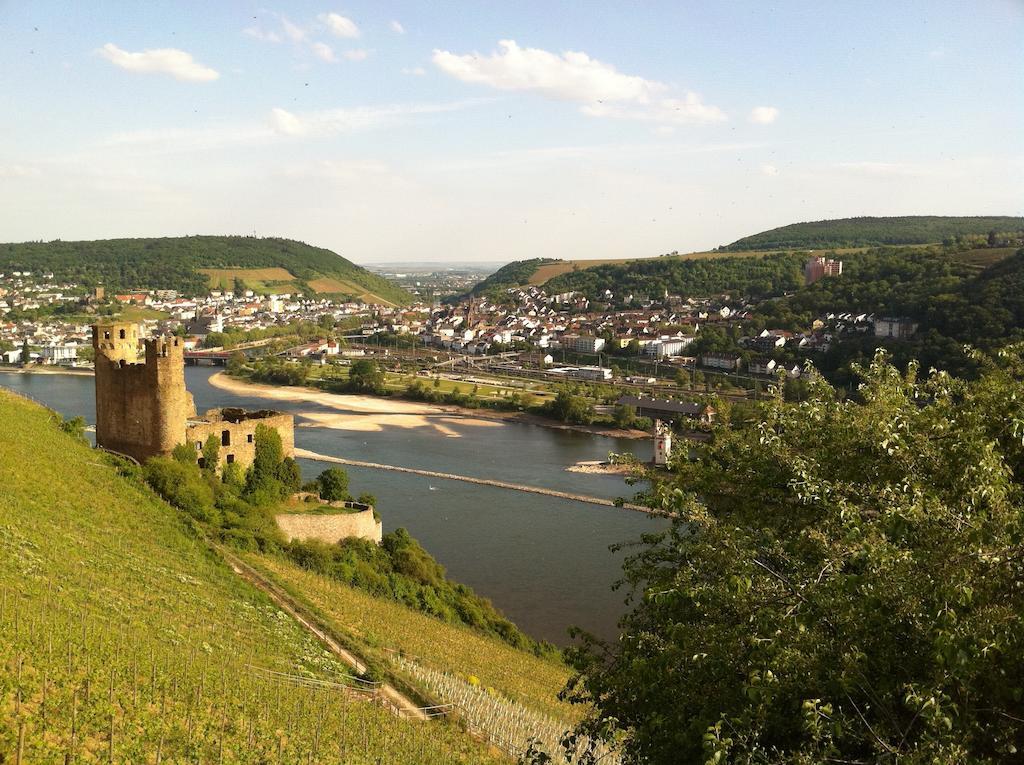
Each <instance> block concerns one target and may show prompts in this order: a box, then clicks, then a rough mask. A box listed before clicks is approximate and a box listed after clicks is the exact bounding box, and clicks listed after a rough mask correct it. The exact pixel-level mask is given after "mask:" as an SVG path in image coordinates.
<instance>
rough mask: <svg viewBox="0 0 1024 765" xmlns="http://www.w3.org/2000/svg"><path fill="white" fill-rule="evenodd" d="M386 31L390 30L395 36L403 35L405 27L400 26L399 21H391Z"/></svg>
mask: <svg viewBox="0 0 1024 765" xmlns="http://www.w3.org/2000/svg"><path fill="white" fill-rule="evenodd" d="M388 29H390V30H391V31H392V32H394V33H395V34H396V35H404V34H405V27H403V26H402V23H401V22H400V21H396V20H395V19H392V20H391V23H390V24H388Z"/></svg>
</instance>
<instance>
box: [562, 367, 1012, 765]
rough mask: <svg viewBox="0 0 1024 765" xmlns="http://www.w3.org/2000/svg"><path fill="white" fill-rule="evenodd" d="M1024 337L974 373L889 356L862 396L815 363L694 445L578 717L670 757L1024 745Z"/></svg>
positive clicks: (577, 697)
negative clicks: (746, 422)
mask: <svg viewBox="0 0 1024 765" xmlns="http://www.w3.org/2000/svg"><path fill="white" fill-rule="evenodd" d="M1020 352H1021V351H1020V348H1018V349H1016V351H1015V352H1014V354H1013V355H1012V356H1007V357H1005V358H1004V361H1003V362H1002V363H1003V364H1004V366H1002V367H996V366H995V365H994V364H988V365H987V366H986V367H985V371H984V373H983V375H982V377H981V379H980V380H979V381H978V382H975V383H968V382H964V381H961V380H957V379H955V378H952V377H950V376H948V375H945V374H934V375H932V376H930V377H929V378H928V379H926V380H919V379H918V378H917V368H916V366H915V365H911V366H910V368H909V370H908V371H907V373H906V374H905V375H902V374H901V373H900V372H899V371H898V370H897V369H896V368H895V367H893V366H892V365H891V364H890V363H889V362H888V360H887V359H886V358H885V357H884V356H882V355H879V356H877V357H876V358H875V360H874V362H873V363H872V364H871V365H870V367H869V368H868V369H867V370H861V371H860V372H859V373H860V374H861V375H862V384H861V386H860V388H859V390H858V399H859V400H858V401H857V402H855V401H852V400H839V399H838V398H837V397H836V395H835V393H834V391H833V390H832V389H831V388H830V387H829V386H828V385H827V384H825V383H824V382H823V381H822V380H820V379H812V380H811V381H810V383H809V386H808V391H807V396H806V399H805V400H803V401H800V402H796V403H787V402H784V401H783V400H781V398H779V397H777V398H775V399H774V400H772V401H770V402H768V403H767V404H764V405H763V408H762V410H761V416H760V417H759V418H758V422H757V423H756V424H755V425H754V426H752V427H724V426H723V427H720V428H719V429H717V430H716V432H715V435H714V439H713V440H712V441H711V442H709V443H706V444H699V445H694V446H693V447H691V448H693V449H694V450H695V452H696V456H695V457H694V458H693V459H691V460H687V461H681V462H680V463H679V464H678V466H677V467H676V470H677V474H676V475H675V476H674V478H673V479H672V480H670V481H667V482H666V483H664V484H662V485H661V486H659V487H658V488H657V490H656V491H655V492H654V493H653V497H654V498H653V500H652V504H654V505H656V506H657V507H660V508H662V509H664V510H670V511H672V512H674V513H676V514H677V518H676V520H675V521H674V523H673V524H672V526H671V527H670V528H669V529H668V530H666V531H664V532H661V533H658V534H654V535H651V536H648V537H646V538H645V540H644V544H643V546H642V547H641V549H640V551H639V552H637V553H636V554H635V555H633V556H632V557H631V558H629V559H628V561H627V563H626V564H625V579H626V581H627V582H628V583H629V585H631V586H632V588H633V593H634V595H635V608H634V609H633V610H632V611H631V612H630V613H629V614H628V615H627V616H626V617H624V618H623V620H622V622H621V633H622V634H621V636H620V637H619V638H618V640H616V641H614V642H612V643H607V644H605V643H602V642H601V641H598V640H596V639H594V638H589V637H587V638H585V639H584V641H583V643H582V645H581V646H580V647H579V648H577V649H575V650H573V651H572V652H571V657H570V661H571V663H572V664H573V665H574V667H575V669H576V671H577V675H576V676H575V678H574V679H573V680H572V681H571V683H570V686H569V687H568V688H567V691H566V694H567V696H568V697H569V698H570V699H571V700H572V701H575V702H580V703H585V704H588V705H591V706H589V707H588V709H589V711H588V712H587V713H586V716H585V718H584V720H583V722H582V723H581V724H580V726H579V729H578V731H577V733H585V734H587V735H590V736H594V737H597V738H601V739H606V740H615V741H619V742H620V743H621V749H622V752H623V755H624V760H625V762H627V763H641V762H642V763H651V764H652V765H658V764H659V763H673V764H674V763H681V762H686V763H689V762H714V763H745V764H746V763H751V764H752V763H794V764H795V763H800V764H805V763H806V764H808V765H809V764H810V763H825V762H836V763H894V764H895V763H897V762H899V763H921V764H922V765H923V763H930V764H932V763H941V764H943V765H946V764H948V765H953V764H954V763H965V762H971V763H999V762H1008V761H1011V760H1015V759H1016V758H1018V757H1019V756H1020V753H1021V752H1022V751H1024V716H1022V715H1021V713H1020V710H1021V704H1022V699H1024V641H1022V640H1021V637H1020V636H1021V635H1024V588H1022V587H1021V585H1020V583H1021V582H1022V581H1024V555H1022V554H1021V543H1022V540H1024V513H1022V487H1021V480H1022V478H1024V444H1022V434H1024V387H1022V384H1021V382H1020V380H1022V379H1024V363H1022V362H1021V357H1020ZM583 759H584V761H587V760H586V757H584V758H583Z"/></svg>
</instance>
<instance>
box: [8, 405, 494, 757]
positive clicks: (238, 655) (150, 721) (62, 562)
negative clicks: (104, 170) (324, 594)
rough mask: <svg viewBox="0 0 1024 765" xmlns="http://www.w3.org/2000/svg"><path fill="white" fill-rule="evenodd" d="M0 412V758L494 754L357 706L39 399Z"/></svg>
mask: <svg viewBox="0 0 1024 765" xmlns="http://www.w3.org/2000/svg"><path fill="white" fill-rule="evenodd" d="M0 416H2V417H3V420H4V424H5V427H4V428H3V429H2V430H0V475H2V476H3V480H2V481H0V762H24V763H35V762H40V763H41V762H56V761H66V762H94V761H103V762H122V763H129V762H131V763H139V762H152V763H159V762H161V761H168V762H232V763H234V762H237V763H249V762H252V763H256V762H268V763H269V762H294V763H299V762H302V763H305V762H344V763H377V762H387V763H399V765H402V764H405V763H408V764H409V765H412V764H413V763H416V764H417V765H418V764H419V763H428V762H429V763H477V762H483V763H488V762H504V761H506V760H505V759H504V758H503V757H502V755H500V754H499V753H498V752H497V750H495V749H494V748H492V747H487V746H485V745H483V744H481V743H479V742H478V741H477V740H476V739H474V738H473V737H471V736H469V735H467V733H466V732H465V731H464V730H463V729H461V728H460V727H458V726H457V725H455V724H453V723H451V722H449V721H446V720H435V721H432V722H430V723H414V722H409V721H406V720H402V719H399V718H398V717H396V716H395V715H393V714H392V713H391V712H390V711H389V710H388V709H386V708H384V707H383V706H380V705H378V704H376V703H374V699H375V697H376V693H375V691H374V689H373V687H372V686H368V685H367V684H366V683H365V682H361V681H360V680H358V679H354V678H351V677H350V676H349V675H348V674H347V672H348V670H347V668H346V667H344V666H342V665H340V664H339V663H338V662H336V661H335V660H334V659H333V658H332V656H331V655H330V654H328V653H327V652H326V651H325V650H324V649H323V648H322V647H321V646H320V645H319V644H318V643H317V642H316V641H315V640H314V639H313V638H312V637H311V636H309V635H308V634H307V633H306V632H304V631H302V629H300V628H299V627H298V626H297V625H296V623H295V622H294V621H293V620H292V619H291V618H289V617H288V616H286V615H285V614H283V613H282V612H281V611H279V610H278V609H277V608H275V607H274V606H273V605H272V604H271V603H270V602H269V601H268V600H267V599H266V598H265V597H264V596H262V595H261V594H260V593H258V592H257V591H256V590H254V589H252V588H251V587H249V586H248V585H247V584H245V583H244V582H242V581H241V580H239V579H238V578H237V577H235V576H234V574H233V573H232V572H231V571H230V569H228V567H227V566H226V565H224V564H223V562H221V561H220V560H219V559H218V558H217V557H216V556H215V555H214V554H213V553H212V552H211V551H210V550H209V548H208V547H207V546H206V545H205V544H204V543H203V542H202V540H201V539H199V538H198V536H197V535H196V534H195V533H193V532H192V531H191V530H190V529H189V528H187V527H186V526H185V525H184V523H183V522H182V521H181V520H180V519H179V518H178V516H177V515H176V514H175V512H174V511H173V510H172V509H171V508H169V507H168V506H167V505H165V504H164V503H162V502H160V501H158V500H157V499H155V498H154V497H153V496H152V495H151V494H150V493H149V492H148V491H146V490H144V489H143V488H141V487H140V486H139V485H137V484H135V483H134V482H132V481H130V480H126V479H125V478H124V477H122V476H121V475H119V470H118V469H117V468H116V467H115V466H114V465H113V464H112V463H111V462H110V460H109V459H108V458H106V457H104V456H103V455H102V454H100V453H97V452H95V451H93V450H92V449H90V448H89V447H88V446H87V445H86V444H84V443H82V442H79V441H77V440H76V439H74V438H73V437H72V436H71V435H68V434H65V433H62V432H60V430H59V429H58V428H57V424H56V416H55V415H53V414H52V413H50V412H49V411H48V410H46V409H43V408H42V407H39V406H37V405H35V404H31V403H29V402H26V401H24V400H22V399H19V398H17V397H16V396H14V395H13V394H10V393H7V392H4V391H0Z"/></svg>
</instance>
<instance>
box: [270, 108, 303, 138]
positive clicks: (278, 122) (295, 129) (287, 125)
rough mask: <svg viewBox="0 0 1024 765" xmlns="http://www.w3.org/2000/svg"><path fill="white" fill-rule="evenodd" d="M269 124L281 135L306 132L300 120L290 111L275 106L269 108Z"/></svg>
mask: <svg viewBox="0 0 1024 765" xmlns="http://www.w3.org/2000/svg"><path fill="white" fill-rule="evenodd" d="M270 126H271V127H272V128H273V129H274V131H275V132H277V133H281V134H282V135H302V134H303V133H304V132H306V127H305V126H304V125H303V124H302V120H300V119H299V118H298V117H296V116H295V115H294V114H292V113H291V112H290V111H288V110H286V109H280V108H277V107H275V108H273V109H271V110H270Z"/></svg>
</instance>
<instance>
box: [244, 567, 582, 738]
mask: <svg viewBox="0 0 1024 765" xmlns="http://www.w3.org/2000/svg"><path fill="white" fill-rule="evenodd" d="M246 560H247V562H249V563H250V564H252V565H255V566H257V567H258V568H259V569H261V570H262V571H264V572H266V573H268V574H270V575H272V576H273V577H274V578H275V579H276V580H277V581H279V582H281V583H282V584H283V585H284V586H285V587H286V588H287V589H288V590H289V591H290V592H292V593H293V594H299V595H300V596H301V597H302V598H303V599H304V600H305V601H306V602H307V603H309V604H310V605H311V606H313V608H315V609H316V610H317V611H318V612H319V613H320V614H321V615H322V616H323V617H325V618H326V619H327V620H328V621H330V622H332V623H333V624H334V625H335V626H336V627H338V628H339V629H340V630H342V631H343V632H345V633H348V634H350V635H352V636H353V637H354V638H356V639H357V640H358V641H359V642H360V643H362V645H364V646H365V647H366V649H367V651H369V652H374V651H376V652H377V655H378V656H380V657H381V658H387V654H388V652H400V653H402V654H403V655H405V656H408V657H410V658H414V659H416V660H417V661H419V662H420V663H421V664H424V665H428V666H434V667H437V668H438V669H442V670H444V671H447V672H452V673H456V674H459V675H461V676H462V677H463V678H470V677H472V678H474V682H475V684H477V685H480V686H482V687H485V688H487V687H490V688H493V689H494V690H495V691H497V692H498V693H500V694H501V695H503V696H505V697H507V698H509V699H512V700H514V701H516V702H518V703H521V704H523V705H524V706H528V707H531V708H533V709H535V710H537V711H538V712H543V713H544V714H547V715H549V716H552V717H557V718H559V719H562V720H565V721H567V722H573V721H575V720H576V719H577V717H578V716H579V710H578V709H577V708H575V707H572V706H570V705H568V704H565V703H563V702H561V701H559V700H558V698H557V696H558V692H559V691H560V690H561V689H562V688H563V687H564V686H565V682H566V680H568V679H569V669H568V667H566V666H565V665H564V664H562V663H560V662H557V661H555V660H549V659H543V658H540V657H537V656H533V655H532V654H529V653H526V652H525V651H518V650H516V649H515V648H512V647H511V646H509V645H507V644H506V643H503V642H501V641H500V640H495V639H492V638H487V637H484V636H482V635H479V634H478V633H476V632H473V631H472V630H470V629H468V628H465V627H461V626H457V625H453V624H446V623H445V622H442V621H440V620H439V619H435V618H432V617H430V616H427V615H426V614H422V613H419V612H417V611H413V610H412V609H410V608H406V607H405V606H403V605H401V604H400V603H395V602H392V601H388V600H383V599H381V598H374V597H373V596H371V595H368V594H366V593H365V592H361V591H360V590H357V589H355V588H354V587H350V586H348V585H346V584H343V583H341V582H337V581H334V580H332V579H328V578H326V577H323V576H320V575H318V574H313V573H310V572H308V571H305V570H303V569H301V568H299V567H298V566H296V565H294V564H292V563H290V562H288V561H285V560H282V559H279V558H272V557H268V556H249V557H247V559H246ZM365 652H366V651H364V653H365Z"/></svg>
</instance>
